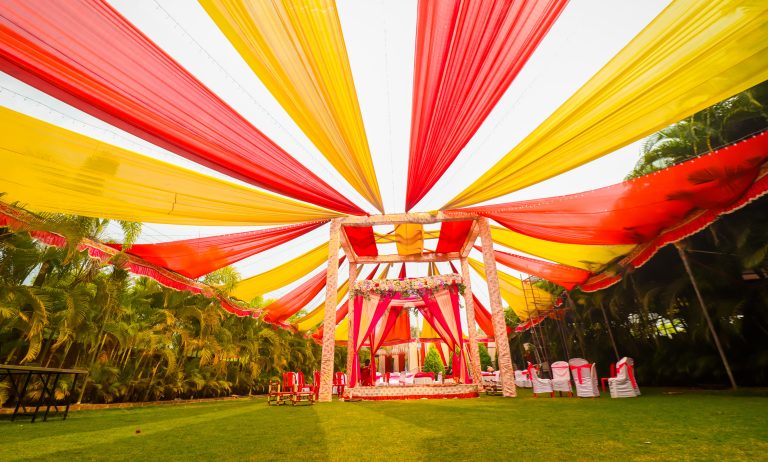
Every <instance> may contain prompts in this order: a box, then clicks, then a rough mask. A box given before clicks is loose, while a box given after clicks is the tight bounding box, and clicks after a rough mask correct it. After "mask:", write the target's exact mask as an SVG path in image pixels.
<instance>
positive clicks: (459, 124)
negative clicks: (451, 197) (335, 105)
mask: <svg viewBox="0 0 768 462" xmlns="http://www.w3.org/2000/svg"><path fill="white" fill-rule="evenodd" d="M566 3H567V0H543V1H531V2H524V1H521V2H509V1H506V2H498V1H486V0H473V1H459V0H446V1H432V0H420V1H419V12H418V23H417V29H416V66H415V69H414V79H413V110H412V116H411V148H410V158H409V161H408V188H407V191H406V206H405V209H406V210H410V209H411V208H413V207H414V206H415V205H416V204H417V203H418V202H419V200H420V199H421V198H422V197H424V195H425V194H426V193H427V192H428V191H429V190H430V189H431V188H432V186H434V184H435V183H436V182H437V180H438V179H440V177H441V176H442V175H443V173H445V171H446V170H447V169H448V167H449V166H450V165H451V163H452V162H453V160H454V159H455V158H456V156H457V155H458V154H459V152H460V151H461V150H462V149H463V148H464V146H465V145H466V144H467V142H468V141H469V139H470V138H471V137H472V135H474V134H475V132H476V131H477V129H478V128H479V127H480V124H482V123H483V121H484V120H485V118H486V117H487V116H488V114H489V113H490V112H491V110H492V109H493V108H494V106H495V105H496V103H497V102H498V101H499V98H501V96H502V95H503V94H504V92H505V91H506V90H507V88H508V87H509V85H510V84H511V83H512V81H513V80H514V79H515V77H516V76H517V74H518V72H520V69H522V68H523V66H524V65H525V63H526V62H527V61H528V58H529V57H530V56H531V54H532V53H533V51H534V50H535V49H536V47H537V46H538V45H539V42H540V41H541V39H542V38H544V36H545V35H546V34H547V32H548V31H549V29H550V27H551V26H552V24H553V23H554V22H555V20H556V19H557V17H558V15H559V14H560V12H561V11H562V9H563V7H565V4H566Z"/></svg>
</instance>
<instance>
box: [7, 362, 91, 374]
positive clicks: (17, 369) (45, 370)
mask: <svg viewBox="0 0 768 462" xmlns="http://www.w3.org/2000/svg"><path fill="white" fill-rule="evenodd" d="M2 371H5V372H8V373H24V372H37V373H41V374H87V373H88V371H87V370H85V369H56V368H52V367H40V366H17V365H12V364H0V372H2Z"/></svg>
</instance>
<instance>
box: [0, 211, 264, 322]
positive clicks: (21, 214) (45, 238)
mask: <svg viewBox="0 0 768 462" xmlns="http://www.w3.org/2000/svg"><path fill="white" fill-rule="evenodd" d="M35 222H39V219H37V218H35V219H31V216H30V214H29V213H28V212H26V211H24V210H21V209H18V208H16V207H12V206H9V205H6V204H3V203H2V202H0V228H2V227H9V228H11V229H13V230H14V231H16V232H18V231H27V232H29V234H30V236H31V237H33V238H34V239H36V240H38V241H39V242H41V243H43V244H45V245H48V246H55V247H64V246H66V245H67V238H66V237H64V236H62V235H59V234H56V233H52V232H50V231H42V230H38V229H35V225H34V224H33V223H35ZM76 249H77V250H78V251H85V252H87V253H88V256H89V257H90V258H93V259H96V260H99V261H100V262H101V263H102V264H109V263H110V261H111V260H112V258H113V257H114V256H116V255H117V254H118V253H119V252H120V250H119V249H115V248H113V247H111V246H108V245H105V244H103V243H101V242H98V241H95V240H92V239H88V238H83V239H81V240H80V242H79V243H78V245H77V246H76ZM121 264H122V265H123V267H124V268H125V269H126V270H128V271H130V272H131V273H133V274H135V275H137V276H145V277H148V278H151V279H153V280H155V281H156V282H158V283H159V284H161V285H163V286H165V287H168V288H170V289H175V290H179V291H187V292H191V293H193V294H202V295H204V296H206V297H208V298H217V299H218V300H219V302H220V304H221V307H222V308H223V309H224V310H226V311H228V312H230V313H232V314H235V315H237V316H240V317H243V316H253V317H258V316H259V315H260V314H261V310H253V309H249V308H244V307H241V306H239V305H238V304H237V303H235V302H233V301H232V300H229V299H228V298H226V297H225V296H223V295H219V294H217V293H216V291H215V290H214V289H213V288H212V287H210V286H208V285H206V284H204V283H202V282H200V281H195V280H193V279H189V278H187V277H185V276H182V275H180V274H177V273H175V272H173V271H171V270H168V269H166V268H163V267H161V266H157V265H155V264H153V263H150V262H148V261H145V260H144V259H142V258H140V257H137V256H134V255H124V256H123V257H122V258H121Z"/></svg>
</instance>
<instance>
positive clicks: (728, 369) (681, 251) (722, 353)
mask: <svg viewBox="0 0 768 462" xmlns="http://www.w3.org/2000/svg"><path fill="white" fill-rule="evenodd" d="M675 247H677V252H678V253H679V254H680V259H681V260H683V266H685V271H686V272H687V273H688V278H689V279H690V280H691V285H692V286H693V291H694V292H696V298H698V299H699V305H700V306H701V312H702V313H704V319H706V320H707V326H709V332H710V333H711V334H712V339H713V340H714V341H715V346H716V347H717V352H718V353H720V359H721V360H722V361H723V366H725V372H726V373H727V374H728V380H730V381H731V388H733V389H734V390H735V389H736V388H737V387H736V379H734V378H733V372H731V366H730V364H728V358H726V357H725V351H723V346H722V345H721V344H720V338H718V336H717V332H715V325H714V324H713V323H712V318H710V317H709V312H708V311H707V305H706V304H705V303H704V297H702V296H701V292H700V291H699V285H698V284H697V283H696V278H694V277H693V271H691V265H690V263H689V262H688V256H687V255H686V254H685V249H684V248H683V245H682V244H680V242H675Z"/></svg>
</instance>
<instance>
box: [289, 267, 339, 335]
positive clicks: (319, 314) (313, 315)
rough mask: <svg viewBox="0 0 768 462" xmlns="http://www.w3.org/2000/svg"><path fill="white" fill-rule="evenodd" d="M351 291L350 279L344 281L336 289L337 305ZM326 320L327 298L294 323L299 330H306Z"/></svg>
mask: <svg viewBox="0 0 768 462" xmlns="http://www.w3.org/2000/svg"><path fill="white" fill-rule="evenodd" d="M348 292H349V279H347V280H346V281H344V283H343V284H342V285H341V286H340V287H339V288H338V290H337V291H336V305H337V306H338V305H339V303H341V301H342V300H343V299H344V297H346V296H347V293H348ZM324 320H325V300H323V301H322V302H320V304H318V305H317V307H316V308H315V309H314V310H312V311H310V312H309V313H307V315H306V316H303V317H302V318H301V319H299V320H298V321H296V322H295V323H294V324H293V325H294V327H296V330H298V331H299V332H306V331H308V330H311V329H314V328H315V327H317V326H319V325H320V324H322V323H323V321H324Z"/></svg>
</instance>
